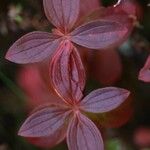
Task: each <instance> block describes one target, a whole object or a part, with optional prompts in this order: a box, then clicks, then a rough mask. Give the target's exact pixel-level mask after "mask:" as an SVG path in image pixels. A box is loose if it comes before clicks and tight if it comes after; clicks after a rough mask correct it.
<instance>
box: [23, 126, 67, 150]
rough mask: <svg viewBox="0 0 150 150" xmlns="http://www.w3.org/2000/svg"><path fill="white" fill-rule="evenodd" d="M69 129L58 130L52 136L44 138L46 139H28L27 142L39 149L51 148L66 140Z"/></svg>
mask: <svg viewBox="0 0 150 150" xmlns="http://www.w3.org/2000/svg"><path fill="white" fill-rule="evenodd" d="M66 131H67V128H61V129H58V131H57V132H55V134H54V135H53V136H52V135H50V136H44V137H33V138H31V137H27V138H26V139H27V141H29V142H30V143H31V144H34V145H36V146H38V147H42V148H51V147H53V146H55V145H57V144H59V143H60V142H62V141H63V140H64V139H65V136H66Z"/></svg>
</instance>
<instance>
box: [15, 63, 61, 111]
mask: <svg viewBox="0 0 150 150" xmlns="http://www.w3.org/2000/svg"><path fill="white" fill-rule="evenodd" d="M48 65H49V62H48V63H40V65H39V64H37V63H36V64H34V65H26V66H25V67H23V68H22V69H21V70H20V71H19V74H18V76H17V80H18V83H19V85H20V86H21V88H22V89H23V91H24V92H25V94H26V95H27V97H28V98H27V100H26V103H27V105H28V108H31V109H33V108H35V107H37V106H39V105H42V104H45V103H55V104H56V103H57V104H58V103H59V104H62V103H63V101H62V100H61V99H60V97H58V96H57V95H56V93H55V91H54V90H53V88H52V86H51V85H50V80H49V73H47V72H48V70H49V67H48ZM43 69H44V70H43ZM43 72H44V74H43ZM47 74H48V75H47Z"/></svg>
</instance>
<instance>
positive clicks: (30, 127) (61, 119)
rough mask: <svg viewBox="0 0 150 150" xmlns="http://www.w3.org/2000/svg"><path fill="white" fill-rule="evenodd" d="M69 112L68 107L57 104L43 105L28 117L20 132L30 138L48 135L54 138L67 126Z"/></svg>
mask: <svg viewBox="0 0 150 150" xmlns="http://www.w3.org/2000/svg"><path fill="white" fill-rule="evenodd" d="M69 114H70V111H68V109H67V108H63V107H59V106H57V105H56V106H55V105H50V106H45V107H41V108H39V109H36V111H34V113H33V114H32V115H31V116H29V118H27V120H26V121H25V122H24V123H23V125H22V126H21V128H20V130H19V133H18V134H19V135H20V136H24V137H28V138H34V137H47V136H48V137H51V138H50V140H52V139H53V137H54V136H55V134H58V133H57V132H59V131H60V130H61V129H62V128H64V127H65V126H66V124H67V119H68V116H69ZM58 140H59V137H58Z"/></svg>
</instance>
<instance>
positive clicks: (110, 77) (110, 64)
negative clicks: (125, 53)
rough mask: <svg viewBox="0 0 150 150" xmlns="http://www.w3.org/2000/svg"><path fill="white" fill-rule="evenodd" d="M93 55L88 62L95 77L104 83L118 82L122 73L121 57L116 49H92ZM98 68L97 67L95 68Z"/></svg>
mask: <svg viewBox="0 0 150 150" xmlns="http://www.w3.org/2000/svg"><path fill="white" fill-rule="evenodd" d="M90 53H91V55H92V57H91V59H90V63H89V64H88V65H89V66H90V67H91V68H90V73H91V75H92V77H93V78H94V79H96V80H97V81H99V82H100V83H101V84H103V85H105V86H106V85H107V86H108V85H112V84H114V83H116V82H117V81H118V80H119V79H120V78H121V74H122V63H121V58H120V56H119V54H118V52H117V50H115V49H107V50H104V51H96V52H94V54H93V52H92V51H90ZM95 68H97V69H95Z"/></svg>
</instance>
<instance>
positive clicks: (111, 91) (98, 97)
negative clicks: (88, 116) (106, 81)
mask: <svg viewBox="0 0 150 150" xmlns="http://www.w3.org/2000/svg"><path fill="white" fill-rule="evenodd" d="M129 94H130V92H129V91H127V90H125V89H120V88H115V87H107V88H103V89H98V90H95V91H93V92H91V93H90V94H89V95H87V96H86V97H85V98H84V99H83V100H82V101H81V103H80V105H81V108H82V109H83V110H85V111H87V112H92V113H103V112H108V111H111V110H113V109H115V108H117V107H118V106H119V105H120V104H122V103H123V102H124V101H125V99H126V98H127V97H128V96H129Z"/></svg>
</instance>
